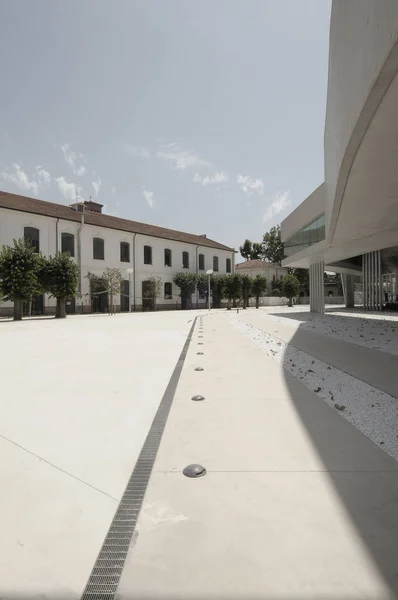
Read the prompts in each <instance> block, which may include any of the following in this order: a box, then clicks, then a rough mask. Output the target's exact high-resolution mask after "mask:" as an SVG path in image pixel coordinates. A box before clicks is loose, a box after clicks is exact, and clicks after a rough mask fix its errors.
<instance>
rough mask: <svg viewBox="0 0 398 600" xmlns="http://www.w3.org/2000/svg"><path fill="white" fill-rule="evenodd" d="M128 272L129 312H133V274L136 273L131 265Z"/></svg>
mask: <svg viewBox="0 0 398 600" xmlns="http://www.w3.org/2000/svg"><path fill="white" fill-rule="evenodd" d="M126 272H127V273H128V276H129V312H131V276H132V274H133V273H134V269H133V268H132V267H130V268H129V269H126Z"/></svg>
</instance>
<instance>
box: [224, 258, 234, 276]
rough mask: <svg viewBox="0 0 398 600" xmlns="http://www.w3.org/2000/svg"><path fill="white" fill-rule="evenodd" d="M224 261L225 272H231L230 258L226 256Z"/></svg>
mask: <svg viewBox="0 0 398 600" xmlns="http://www.w3.org/2000/svg"><path fill="white" fill-rule="evenodd" d="M225 262H226V264H225V270H226V272H227V273H231V271H232V267H231V264H232V263H231V259H230V258H227V259H226V261H225Z"/></svg>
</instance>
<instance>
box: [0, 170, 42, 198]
mask: <svg viewBox="0 0 398 600" xmlns="http://www.w3.org/2000/svg"><path fill="white" fill-rule="evenodd" d="M0 179H2V180H3V181H8V182H9V183H13V184H14V185H16V186H17V187H19V188H20V189H21V190H24V191H27V192H32V193H33V194H34V195H35V196H38V195H39V183H38V182H37V180H36V179H35V177H33V179H29V177H28V176H27V174H26V173H25V171H24V170H23V168H22V166H21V165H19V164H18V163H13V165H12V167H7V168H6V169H5V170H4V171H2V172H1V173H0Z"/></svg>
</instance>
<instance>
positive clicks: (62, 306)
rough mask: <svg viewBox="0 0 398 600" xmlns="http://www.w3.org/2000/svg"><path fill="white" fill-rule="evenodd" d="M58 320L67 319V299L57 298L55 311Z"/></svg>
mask: <svg viewBox="0 0 398 600" xmlns="http://www.w3.org/2000/svg"><path fill="white" fill-rule="evenodd" d="M55 318H56V319H65V318H66V298H57V307H56V309H55Z"/></svg>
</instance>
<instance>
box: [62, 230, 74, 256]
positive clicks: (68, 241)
mask: <svg viewBox="0 0 398 600" xmlns="http://www.w3.org/2000/svg"><path fill="white" fill-rule="evenodd" d="M61 252H62V253H64V252H67V253H68V254H70V256H75V236H74V235H73V233H65V232H64V233H61Z"/></svg>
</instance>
